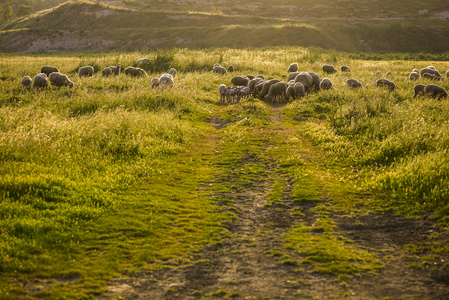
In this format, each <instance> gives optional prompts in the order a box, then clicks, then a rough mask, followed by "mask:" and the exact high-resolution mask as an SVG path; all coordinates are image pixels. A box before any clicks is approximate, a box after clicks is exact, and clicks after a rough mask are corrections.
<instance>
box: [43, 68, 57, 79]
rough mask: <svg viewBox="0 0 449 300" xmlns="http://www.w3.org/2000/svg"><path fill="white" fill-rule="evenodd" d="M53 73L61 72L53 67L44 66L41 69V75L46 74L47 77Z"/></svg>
mask: <svg viewBox="0 0 449 300" xmlns="http://www.w3.org/2000/svg"><path fill="white" fill-rule="evenodd" d="M53 72H59V70H58V68H56V67H52V66H42V67H41V73H44V74H45V75H47V77H48V75H50V74H51V73H53Z"/></svg>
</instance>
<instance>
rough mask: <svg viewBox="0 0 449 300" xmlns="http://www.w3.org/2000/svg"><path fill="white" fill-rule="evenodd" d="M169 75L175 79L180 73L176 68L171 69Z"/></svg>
mask: <svg viewBox="0 0 449 300" xmlns="http://www.w3.org/2000/svg"><path fill="white" fill-rule="evenodd" d="M168 74H170V75H171V76H173V77H175V76H176V74H178V71H176V69H175V68H171V69H170V70H168Z"/></svg>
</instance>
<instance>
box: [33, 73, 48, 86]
mask: <svg viewBox="0 0 449 300" xmlns="http://www.w3.org/2000/svg"><path fill="white" fill-rule="evenodd" d="M47 86H48V77H47V74H45V73H39V74H37V75H36V76H34V80H33V88H34V89H38V88H46V87H47Z"/></svg>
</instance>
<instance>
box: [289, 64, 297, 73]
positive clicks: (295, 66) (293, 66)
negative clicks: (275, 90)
mask: <svg viewBox="0 0 449 300" xmlns="http://www.w3.org/2000/svg"><path fill="white" fill-rule="evenodd" d="M298 68H299V67H298V64H297V63H292V64H290V66H288V70H287V72H290V73H291V72H296V71H298Z"/></svg>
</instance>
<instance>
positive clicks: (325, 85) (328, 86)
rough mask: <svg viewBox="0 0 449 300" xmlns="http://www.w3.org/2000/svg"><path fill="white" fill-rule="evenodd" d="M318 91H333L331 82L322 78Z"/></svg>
mask: <svg viewBox="0 0 449 300" xmlns="http://www.w3.org/2000/svg"><path fill="white" fill-rule="evenodd" d="M320 89H321V90H333V89H334V87H333V85H332V81H331V80H330V79H329V78H323V80H321V82H320Z"/></svg>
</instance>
